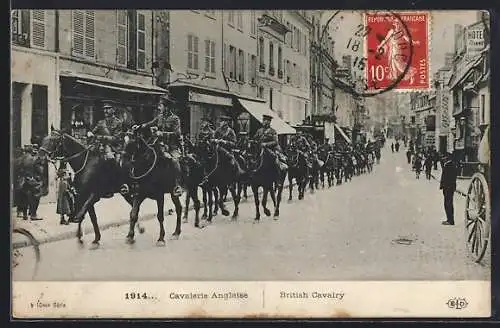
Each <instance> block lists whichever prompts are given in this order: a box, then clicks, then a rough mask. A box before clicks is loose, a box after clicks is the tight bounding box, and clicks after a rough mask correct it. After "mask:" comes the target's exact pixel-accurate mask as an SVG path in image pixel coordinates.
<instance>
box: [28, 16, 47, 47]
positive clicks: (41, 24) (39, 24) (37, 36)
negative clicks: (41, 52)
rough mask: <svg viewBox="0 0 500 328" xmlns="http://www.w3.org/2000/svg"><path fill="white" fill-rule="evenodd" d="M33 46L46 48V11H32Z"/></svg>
mask: <svg viewBox="0 0 500 328" xmlns="http://www.w3.org/2000/svg"><path fill="white" fill-rule="evenodd" d="M31 35H32V36H33V37H32V38H31V46H33V47H36V48H45V10H32V11H31Z"/></svg>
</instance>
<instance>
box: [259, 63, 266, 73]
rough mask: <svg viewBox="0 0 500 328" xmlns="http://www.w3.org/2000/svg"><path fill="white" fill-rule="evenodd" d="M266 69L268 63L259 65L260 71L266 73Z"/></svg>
mask: <svg viewBox="0 0 500 328" xmlns="http://www.w3.org/2000/svg"><path fill="white" fill-rule="evenodd" d="M265 71H266V64H260V65H259V72H261V73H264V72H265Z"/></svg>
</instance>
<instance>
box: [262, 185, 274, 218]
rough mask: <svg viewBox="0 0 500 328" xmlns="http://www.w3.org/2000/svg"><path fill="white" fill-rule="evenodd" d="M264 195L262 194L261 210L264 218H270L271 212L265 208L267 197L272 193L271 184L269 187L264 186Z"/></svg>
mask: <svg viewBox="0 0 500 328" xmlns="http://www.w3.org/2000/svg"><path fill="white" fill-rule="evenodd" d="M263 188H264V193H263V194H262V209H263V210H264V214H265V215H266V216H271V211H269V209H268V208H267V195H268V194H269V192H273V186H272V184H271V185H270V186H264V187H263Z"/></svg>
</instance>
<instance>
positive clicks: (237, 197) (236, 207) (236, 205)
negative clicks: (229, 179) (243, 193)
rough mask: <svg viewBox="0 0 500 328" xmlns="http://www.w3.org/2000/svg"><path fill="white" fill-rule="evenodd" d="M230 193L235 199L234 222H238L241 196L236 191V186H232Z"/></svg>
mask: <svg viewBox="0 0 500 328" xmlns="http://www.w3.org/2000/svg"><path fill="white" fill-rule="evenodd" d="M229 191H230V192H231V197H233V202H234V211H233V217H232V219H233V220H236V218H237V217H238V212H239V205H240V195H239V193H238V191H237V190H236V189H235V186H234V185H233V186H231V187H230V188H229Z"/></svg>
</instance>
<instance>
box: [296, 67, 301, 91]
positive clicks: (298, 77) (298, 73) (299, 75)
mask: <svg viewBox="0 0 500 328" xmlns="http://www.w3.org/2000/svg"><path fill="white" fill-rule="evenodd" d="M296 74H297V86H298V87H302V70H301V69H300V67H299V68H297V72H296Z"/></svg>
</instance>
